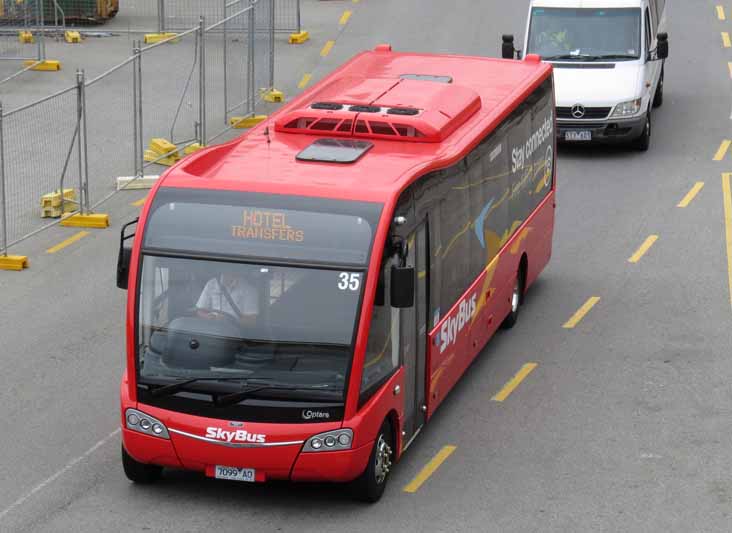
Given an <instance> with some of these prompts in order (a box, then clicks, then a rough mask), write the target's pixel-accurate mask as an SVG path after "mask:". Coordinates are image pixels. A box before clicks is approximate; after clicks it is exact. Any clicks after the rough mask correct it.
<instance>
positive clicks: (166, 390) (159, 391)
mask: <svg viewBox="0 0 732 533" xmlns="http://www.w3.org/2000/svg"><path fill="white" fill-rule="evenodd" d="M246 379H247V376H237V377H229V376H219V377H201V378H191V379H184V380H183V381H176V382H175V383H171V384H169V385H162V386H160V387H156V388H154V389H152V390H151V391H150V394H151V395H152V396H154V397H156V398H157V397H160V396H169V395H171V394H175V393H176V392H178V391H181V390H183V389H184V388H186V387H187V386H188V385H190V384H191V383H196V382H197V381H244V380H246Z"/></svg>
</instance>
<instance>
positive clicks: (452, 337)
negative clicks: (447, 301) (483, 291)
mask: <svg viewBox="0 0 732 533" xmlns="http://www.w3.org/2000/svg"><path fill="white" fill-rule="evenodd" d="M477 298H478V294H477V293H475V294H473V295H472V296H467V297H466V298H465V299H463V300H462V301H461V302H460V305H459V306H458V310H457V313H455V316H451V317H448V318H447V320H445V321H444V322H443V323H442V327H441V328H440V341H441V342H442V344H440V353H442V352H444V351H445V350H447V348H448V347H449V346H450V345H452V344H455V342H456V341H457V336H458V334H459V333H460V332H461V331H462V330H463V328H464V327H465V324H467V323H468V322H469V321H470V319H471V318H473V315H474V314H475V309H476V300H477Z"/></svg>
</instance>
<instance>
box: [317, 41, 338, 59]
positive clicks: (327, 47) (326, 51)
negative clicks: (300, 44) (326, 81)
mask: <svg viewBox="0 0 732 533" xmlns="http://www.w3.org/2000/svg"><path fill="white" fill-rule="evenodd" d="M334 45H335V41H328V42H327V43H325V46H323V49H322V50H321V51H320V55H321V56H322V57H325V56H327V55H328V54H330V51H331V50H333V46H334Z"/></svg>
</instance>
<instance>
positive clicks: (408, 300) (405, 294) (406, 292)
mask: <svg viewBox="0 0 732 533" xmlns="http://www.w3.org/2000/svg"><path fill="white" fill-rule="evenodd" d="M390 292H391V306H392V307H396V308H398V309H403V308H407V307H412V306H413V305H414V267H400V266H396V265H393V266H392V267H391V291H390Z"/></svg>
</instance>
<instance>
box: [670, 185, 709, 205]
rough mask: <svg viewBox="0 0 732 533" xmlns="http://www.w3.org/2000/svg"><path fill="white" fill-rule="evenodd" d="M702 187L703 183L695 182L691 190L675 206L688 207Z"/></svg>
mask: <svg viewBox="0 0 732 533" xmlns="http://www.w3.org/2000/svg"><path fill="white" fill-rule="evenodd" d="M702 187H704V182H703V181H697V182H696V183H695V184H694V186H693V187H692V188H691V190H690V191H689V192H687V193H686V196H684V198H683V199H682V200H681V201H680V202H679V203H678V204H676V207H686V206H687V205H689V204H690V203H691V201H692V200H693V199H694V198H696V195H697V194H699V191H701V190H702Z"/></svg>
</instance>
